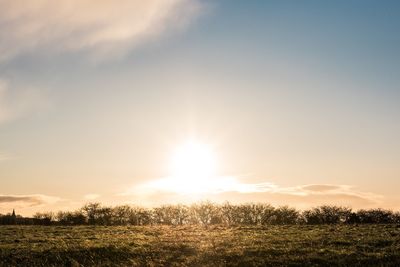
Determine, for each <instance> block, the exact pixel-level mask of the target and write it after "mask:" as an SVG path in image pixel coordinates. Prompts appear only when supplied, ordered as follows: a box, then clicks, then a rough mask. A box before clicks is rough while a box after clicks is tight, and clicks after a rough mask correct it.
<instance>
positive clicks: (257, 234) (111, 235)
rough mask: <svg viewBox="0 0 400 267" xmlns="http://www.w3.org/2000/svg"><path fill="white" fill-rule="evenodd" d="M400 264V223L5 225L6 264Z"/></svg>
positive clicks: (2, 250) (0, 243) (0, 250)
mask: <svg viewBox="0 0 400 267" xmlns="http://www.w3.org/2000/svg"><path fill="white" fill-rule="evenodd" d="M287 265H289V266H296V265H307V266H312V265H323V266H332V265H341V266H365V265H370V266H376V265H378V266H400V225H396V224H394V225H332V226H329V225H325V226H321V225H320V226H307V225H293V226H291V225H285V226H268V227H267V226H266V227H243V226H241V227H224V226H210V227H207V228H206V227H201V226H175V227H172V226H121V227H119V226H93V227H90V226H72V227H71V226H68V227H63V226H1V227H0V266H287Z"/></svg>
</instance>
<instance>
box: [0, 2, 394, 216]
mask: <svg viewBox="0 0 400 267" xmlns="http://www.w3.org/2000/svg"><path fill="white" fill-rule="evenodd" d="M150 2H151V3H152V5H150V4H148V5H147V4H143V3H140V1H137V2H135V1H133V2H132V3H129V4H125V6H123V5H121V6H120V7H118V5H117V4H115V3H114V4H113V3H112V2H108V3H107V1H105V2H104V3H107V4H104V6H102V5H103V4H99V5H98V6H96V7H94V6H91V5H93V4H91V3H90V2H82V3H85V5H84V4H82V3H78V2H76V3H75V4H73V5H72V9H71V6H68V5H64V3H61V4H60V6H59V7H58V6H57V7H55V6H53V4H52V3H51V1H50V2H49V1H44V2H43V3H42V5H41V6H40V5H39V8H37V7H38V5H37V3H36V2H35V1H32V2H31V4H30V5H27V6H23V5H21V4H20V3H19V2H18V1H16V2H15V3H5V2H4V3H0V7H1V10H2V11H0V29H2V33H0V52H2V54H3V55H4V56H2V57H0V60H1V61H0V80H1V81H2V84H1V85H0V89H1V90H0V140H1V143H0V155H2V157H0V159H1V161H0V177H1V178H2V179H1V182H0V183H1V188H2V191H1V192H0V195H3V196H15V197H18V196H27V197H28V199H29V197H32V198H35V199H36V198H40V199H43V204H42V205H41V206H34V207H33V208H30V209H27V211H26V212H30V211H31V210H34V209H45V208H52V209H56V208H69V207H74V205H75V206H77V205H80V204H81V203H84V201H87V200H88V199H86V198H85V196H90V197H89V199H94V196H96V198H95V199H96V200H98V201H103V202H106V203H112V204H113V203H114V204H115V203H125V202H128V203H130V202H133V203H146V204H147V203H148V204H150V205H151V204H154V203H153V202H151V201H150V200H149V199H154V196H142V195H140V196H138V195H135V193H129V194H128V193H127V192H137V190H136V191H135V190H130V189H131V188H136V187H137V186H140V185H142V184H143V183H146V182H147V181H153V180H157V179H159V178H160V177H164V176H168V175H169V174H168V166H167V165H168V158H169V157H170V156H169V155H170V153H171V151H172V150H173V149H174V147H176V146H179V144H181V143H184V142H185V140H186V139H188V138H193V137H195V138H196V139H198V140H200V141H201V142H203V143H209V144H212V145H213V147H215V151H216V154H218V158H219V168H218V169H219V170H218V175H219V176H220V177H234V178H235V179H236V180H237V183H238V184H240V185H243V186H244V185H254V184H264V185H268V186H266V187H265V188H264V189H263V190H261V191H262V192H252V193H251V192H247V193H243V192H231V191H229V192H228V191H226V192H225V191H224V192H223V194H220V195H218V196H216V195H212V196H210V195H207V196H205V197H207V198H211V199H216V200H217V201H221V200H235V199H237V200H239V199H240V200H246V201H255V200H256V201H261V200H262V201H266V202H272V203H273V204H282V203H283V204H289V205H290V204H296V203H301V205H302V206H301V207H306V206H312V205H316V204H319V203H322V202H321V201H325V202H329V203H334V204H335V203H338V204H343V203H349V202H350V205H353V206H355V207H370V206H371V207H372V206H383V207H388V208H398V206H397V203H399V199H398V197H397V191H396V188H398V186H400V184H399V175H400V168H399V166H400V165H399V161H400V153H399V151H400V142H399V141H398V136H399V134H400V124H399V123H398V122H399V119H398V118H399V115H400V107H399V105H398V103H399V101H400V90H399V84H400V83H399V82H400V75H398V74H399V70H400V63H399V62H400V60H399V59H400V58H399V57H400V51H399V50H400V34H399V33H398V28H399V24H400V16H399V15H400V14H399V13H400V4H399V3H398V2H397V1H361V0H360V1H330V2H327V1H191V0H184V1H178V0H176V1H175V0H174V1H171V3H172V4H171V5H166V4H165V2H164V3H163V1H156V0H154V1H150ZM150 2H149V3H150ZM110 7H112V8H113V12H114V13H112V14H111V15H109V14H107V13H104V10H107V9H108V8H110ZM122 8H124V9H125V10H122ZM49 10H50V11H49ZM71 10H75V12H74V13H73V14H75V15H71V14H72V13H69V12H71ZM135 10H139V11H140V12H139V11H137V12H136V13H135ZM131 11H132V12H133V13H132V12H131ZM152 12H156V13H152ZM52 13H54V14H56V16H52ZM15 14H17V15H15ZM18 14H25V16H22V15H18ZM26 14H27V15H26ZM76 14H78V15H76ZM143 14H161V15H157V16H159V17H157V16H149V17H146V16H143ZM57 15H59V17H62V16H65V17H68V16H71V17H72V18H74V20H71V21H69V20H67V21H65V20H61V19H58V17H57ZM67 15H68V16H67ZM114 15H115V16H116V17H118V18H121V19H118V20H116V19H114V17H113V16H114ZM74 16H75V17H74ZM26 25H32V26H31V27H27V26H26ZM142 25H145V27H142ZM35 26H37V27H36V28H35ZM32 32H33V33H34V34H32ZM188 179H190V178H188ZM236 180H235V181H236ZM271 184H272V185H273V186H272V187H271V186H269V185H271ZM308 185H320V186H321V188H325V187H323V186H326V185H329V186H333V187H332V188H335V189H333V190H331V191H329V192H328V193H327V192H326V191H315V192H314V191H313V192H311V191H308V190H305V189H304V188H309V187H307V186H308ZM250 187H251V186H250ZM127 188H128V189H129V190H127ZM271 188H273V189H271ZM312 188H315V187H312ZM158 193H159V196H160V197H159V199H157V201H158V202H157V201H156V202H155V203H159V202H161V203H163V202H168V201H170V200H171V199H173V200H176V201H179V200H181V199H180V198H179V197H176V196H174V197H172V198H171V192H161V193H160V192H158ZM164 193H165V194H164ZM323 194H328V195H329V196H330V198H327V199H321V196H322V195H323ZM164 195H166V196H167V197H161V196H164ZM341 197H342V198H341ZM348 197H351V198H352V200H351V201H353V202H351V201H349V200H348ZM297 198H299V199H297ZM7 199H8V200H9V199H10V198H7ZM8 200H7V201H8ZM0 201H1V197H0ZM18 201H20V200H18ZM18 201H17V198H16V201H14V202H5V201H4V202H1V203H2V205H3V206H4V209H6V208H8V207H10V206H15V205H17V204H18V205H20V206H21V207H22V206H24V205H25V203H19V202H18ZM286 202H287V203H286ZM34 203H37V201H34ZM0 212H2V211H0Z"/></svg>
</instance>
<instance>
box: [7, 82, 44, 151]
mask: <svg viewBox="0 0 400 267" xmlns="http://www.w3.org/2000/svg"><path fill="white" fill-rule="evenodd" d="M48 104H49V102H48V99H47V97H46V96H45V94H44V92H43V90H38V89H36V88H33V87H25V88H19V87H13V88H12V89H11V86H10V84H9V83H8V82H7V81H5V80H4V79H1V78H0V125H1V124H2V123H5V122H7V121H11V120H14V119H17V118H19V117H22V116H24V115H26V114H30V113H32V112H33V111H35V110H39V109H42V108H44V107H47V106H48ZM3 156H4V155H3ZM0 158H1V155H0Z"/></svg>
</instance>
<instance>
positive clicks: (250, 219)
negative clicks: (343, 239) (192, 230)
mask: <svg viewBox="0 0 400 267" xmlns="http://www.w3.org/2000/svg"><path fill="white" fill-rule="evenodd" d="M364 223H365V224H366V223H385V224H389V223H400V213H399V212H393V211H390V210H384V209H369V210H358V211H353V210H352V209H350V208H346V207H338V206H320V207H315V208H312V209H309V210H305V211H299V210H297V209H294V208H290V207H288V206H283V207H273V206H271V205H269V204H261V203H258V204H252V203H250V204H238V205H233V204H230V203H224V204H215V203H211V202H201V203H197V204H192V205H190V206H186V205H163V206H160V207H156V208H143V207H137V206H128V205H123V206H115V207H109V206H102V205H101V204H100V203H89V204H86V205H85V206H83V207H82V208H81V209H79V210H76V211H72V212H71V211H60V212H58V213H53V212H44V213H36V214H35V215H34V216H33V218H26V217H21V216H13V215H11V214H8V215H0V224H21V225H184V224H200V225H210V224H224V225H285V224H364Z"/></svg>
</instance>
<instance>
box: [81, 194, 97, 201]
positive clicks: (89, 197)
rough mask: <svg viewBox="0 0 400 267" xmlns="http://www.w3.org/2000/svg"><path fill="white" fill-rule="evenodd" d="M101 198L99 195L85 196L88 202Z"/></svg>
mask: <svg viewBox="0 0 400 267" xmlns="http://www.w3.org/2000/svg"><path fill="white" fill-rule="evenodd" d="M99 197H100V195H99V194H87V195H85V196H84V199H87V200H94V199H97V198H99Z"/></svg>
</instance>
